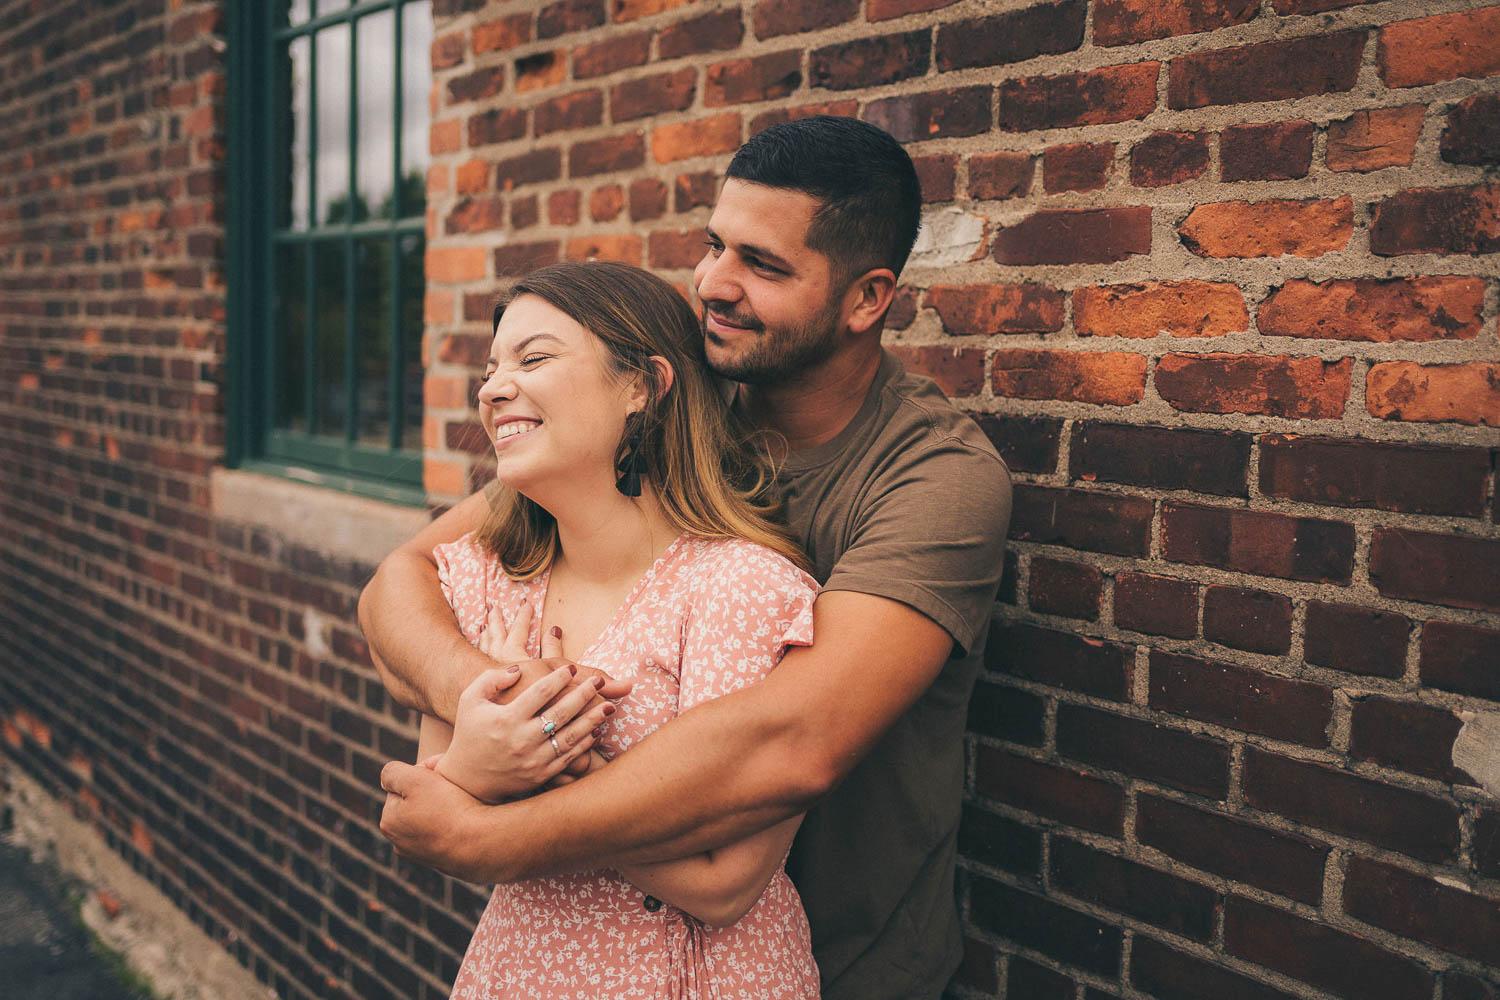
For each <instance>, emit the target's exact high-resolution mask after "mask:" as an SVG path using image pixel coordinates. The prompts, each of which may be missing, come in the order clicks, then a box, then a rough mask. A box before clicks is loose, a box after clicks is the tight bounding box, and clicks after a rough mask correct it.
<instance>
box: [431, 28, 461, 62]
mask: <svg viewBox="0 0 1500 1000" xmlns="http://www.w3.org/2000/svg"><path fill="white" fill-rule="evenodd" d="M467 44H468V43H467V40H466V39H465V38H464V33H463V32H462V31H455V32H452V33H450V34H447V35H443V36H441V37H440V38H438V39H436V40H435V41H434V42H433V43H432V48H431V50H430V51H429V53H428V61H429V63H430V64H431V66H432V68H433V69H452V68H453V67H454V66H457V65H458V64H459V63H461V62H463V61H464V49H465V48H466V46H467Z"/></svg>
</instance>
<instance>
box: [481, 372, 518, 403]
mask: <svg viewBox="0 0 1500 1000" xmlns="http://www.w3.org/2000/svg"><path fill="white" fill-rule="evenodd" d="M515 398H516V380H515V379H514V378H512V377H511V376H510V374H509V373H502V372H496V373H495V374H493V375H491V376H490V377H489V378H487V379H485V380H484V383H483V384H482V385H480V387H479V401H480V402H481V403H483V404H485V405H486V406H493V405H495V404H496V403H498V402H501V401H503V400H507V399H515Z"/></svg>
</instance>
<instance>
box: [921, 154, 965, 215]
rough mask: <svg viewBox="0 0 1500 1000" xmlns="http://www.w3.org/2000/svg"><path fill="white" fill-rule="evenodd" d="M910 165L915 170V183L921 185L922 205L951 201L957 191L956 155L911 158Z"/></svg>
mask: <svg viewBox="0 0 1500 1000" xmlns="http://www.w3.org/2000/svg"><path fill="white" fill-rule="evenodd" d="M911 165H912V166H913V167H915V168H916V171H917V181H918V182H919V183H920V184H921V185H922V204H923V205H935V204H940V203H942V202H945V201H952V200H953V196H954V194H955V193H956V192H957V189H958V154H957V153H940V154H938V155H936V156H917V157H913V158H912V162H911Z"/></svg>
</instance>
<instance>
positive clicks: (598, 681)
mask: <svg viewBox="0 0 1500 1000" xmlns="http://www.w3.org/2000/svg"><path fill="white" fill-rule="evenodd" d="M603 686H604V678H603V677H595V678H594V690H596V691H597V690H599V689H600V688H602V687H603Z"/></svg>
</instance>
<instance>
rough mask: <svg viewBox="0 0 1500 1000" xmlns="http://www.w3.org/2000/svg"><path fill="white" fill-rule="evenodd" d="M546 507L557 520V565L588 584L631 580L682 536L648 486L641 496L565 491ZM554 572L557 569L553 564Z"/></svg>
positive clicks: (591, 491)
mask: <svg viewBox="0 0 1500 1000" xmlns="http://www.w3.org/2000/svg"><path fill="white" fill-rule="evenodd" d="M568 493H569V495H568V497H567V498H566V499H565V500H563V501H561V502H558V503H554V504H547V505H546V506H547V509H548V510H549V511H550V512H551V514H552V516H553V518H554V519H556V521H557V540H558V550H559V552H558V557H557V564H558V565H564V566H566V567H567V572H568V573H569V574H570V575H573V576H577V577H580V578H582V579H584V580H587V581H589V582H590V583H596V584H601V585H607V584H609V583H611V582H621V581H633V580H635V579H637V578H639V577H640V575H641V574H642V573H644V572H645V571H646V570H647V569H649V568H650V566H651V564H652V563H653V562H655V561H656V557H657V556H659V555H661V553H662V552H663V551H664V550H665V549H666V548H667V546H668V545H671V544H672V541H673V540H674V539H675V538H676V537H677V536H678V535H679V534H680V532H679V531H678V530H677V528H675V527H674V526H673V525H672V524H671V522H670V521H668V520H667V517H666V515H665V514H664V513H663V511H662V508H661V503H660V502H659V501H658V500H657V498H656V494H655V492H654V491H653V490H652V489H651V486H650V484H649V483H642V484H641V495H640V496H639V497H635V498H631V497H626V496H625V495H623V494H622V493H620V492H619V491H618V490H616V489H615V488H614V487H613V484H611V485H610V488H609V489H608V491H604V490H569V491H568ZM554 569H556V565H554Z"/></svg>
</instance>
